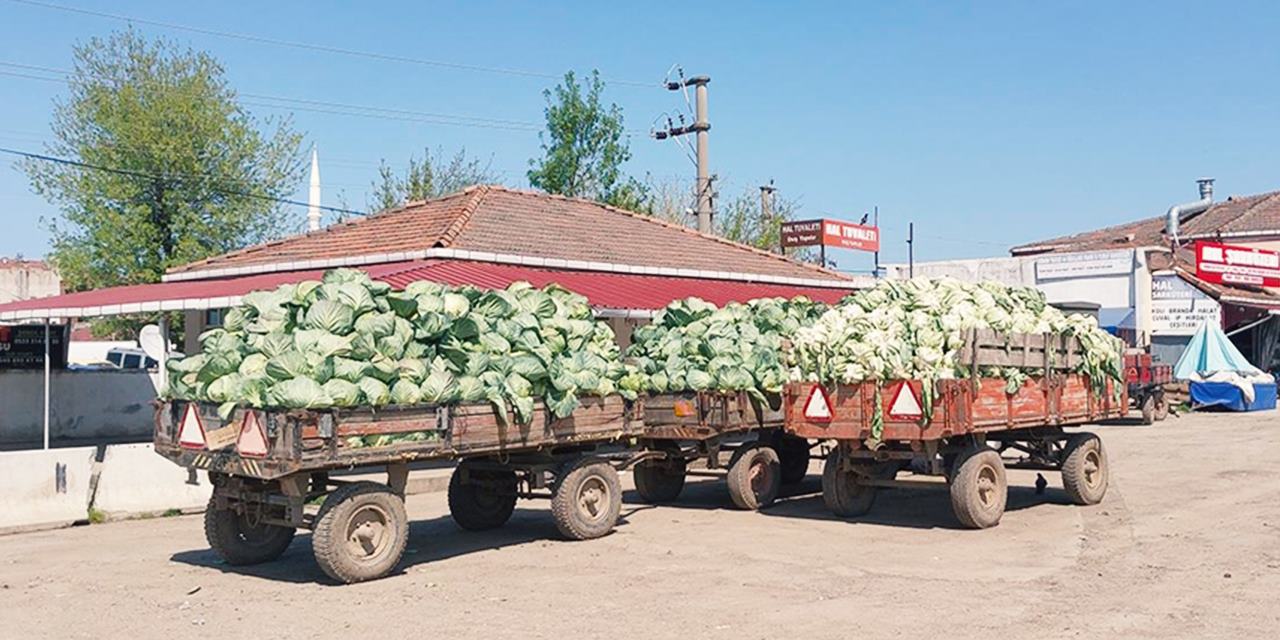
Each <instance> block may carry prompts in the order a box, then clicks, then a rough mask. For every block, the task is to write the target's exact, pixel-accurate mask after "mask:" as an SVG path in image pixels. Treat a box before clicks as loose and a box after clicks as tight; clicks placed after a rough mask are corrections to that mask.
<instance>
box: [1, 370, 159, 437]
mask: <svg viewBox="0 0 1280 640" xmlns="http://www.w3.org/2000/svg"><path fill="white" fill-rule="evenodd" d="M155 398H156V383H155V380H154V378H153V375H152V374H149V373H147V372H144V371H55V372H53V374H52V376H51V379H50V390H49V400H50V434H49V438H50V441H52V442H59V441H61V442H69V441H89V442H107V441H122V440H123V441H127V440H131V439H132V440H148V439H150V437H151V433H152V430H153V429H154V426H153V425H154V414H153V410H152V406H151V402H152V401H153V400H155ZM0 408H3V410H0V447H5V448H16V447H20V446H22V445H31V444H35V445H36V446H38V445H39V443H40V441H41V437H42V433H43V425H44V372H43V371H0Z"/></svg>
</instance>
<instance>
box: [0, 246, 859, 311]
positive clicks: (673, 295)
mask: <svg viewBox="0 0 1280 640" xmlns="http://www.w3.org/2000/svg"><path fill="white" fill-rule="evenodd" d="M362 268H363V269H364V270H365V271H366V272H368V273H369V275H370V276H371V277H373V278H374V279H376V280H382V281H384V282H387V283H389V284H391V285H392V286H394V287H397V288H399V287H404V286H405V285H407V284H409V283H410V282H414V281H417V280H429V281H432V282H442V283H446V284H453V285H463V284H471V285H475V286H479V287H484V288H503V287H506V286H507V285H509V284H511V283H512V282H517V281H520V280H524V281H528V282H530V283H532V284H534V285H537V286H543V285H546V284H551V283H557V284H560V285H561V286H563V287H565V288H567V289H569V290H571V291H576V292H578V293H580V294H582V295H584V296H586V297H587V299H588V300H590V301H591V304H592V305H594V306H596V307H602V308H609V309H643V310H654V309H660V308H662V307H664V306H666V305H667V304H668V303H670V302H671V301H673V300H677V299H680V298H685V297H689V296H697V297H701V298H703V299H705V300H707V301H709V302H713V303H715V304H719V305H723V304H724V303H726V302H730V301H746V300H751V299H753V298H764V297H775V296H782V297H793V296H798V295H804V296H809V297H810V298H813V299H815V300H819V301H823V302H836V301H838V300H839V299H840V298H842V297H844V296H845V295H847V294H848V293H849V292H850V290H851V289H852V285H853V283H852V282H851V283H849V286H848V287H847V288H844V287H805V286H792V285H782V284H771V283H763V282H742V281H737V280H713V279H706V278H680V277H671V276H650V275H637V274H624V273H607V272H600V271H571V270H560V269H545V268H536V267H524V266H519V265H507V264H494V263H490V262H477V261H470V260H415V261H408V262H396V263H386V264H378V265H370V266H367V267H362ZM323 273H324V272H323V271H322V270H310V271H284V272H274V273H264V274H256V275H249V276H236V277H230V278H217V279H210V280H194V281H184V282H160V283H155V284H143V285H131V286H124V287H112V288H109V289H98V290H95V291H81V292H77V293H68V294H65V295H60V296H52V297H48V298H38V299H34V300H24V301H21V302H12V303H9V304H0V320H15V319H16V320H20V319H26V318H31V317H34V318H42V317H46V316H53V317H80V316H95V315H109V314H116V313H129V312H133V311H151V310H159V309H175V310H176V309H183V308H192V309H202V308H210V307H225V306H230V305H231V304H233V303H234V302H235V299H236V298H238V297H239V296H242V295H244V294H246V293H248V292H250V291H256V290H261V289H271V288H275V287H276V286H279V285H281V284H285V283H292V282H299V281H302V280H309V279H318V278H320V277H321V276H322V275H323Z"/></svg>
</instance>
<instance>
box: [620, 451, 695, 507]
mask: <svg viewBox="0 0 1280 640" xmlns="http://www.w3.org/2000/svg"><path fill="white" fill-rule="evenodd" d="M631 476H632V479H633V480H635V483H636V493H638V494H640V499H641V500H644V501H645V502H647V503H649V504H661V503H663V502H671V501H672V500H675V499H676V498H678V497H680V492H681V491H683V490H684V480H685V461H684V459H683V458H667V459H665V460H645V461H644V462H641V463H640V464H637V465H636V466H635V469H634V470H633V471H632V472H631Z"/></svg>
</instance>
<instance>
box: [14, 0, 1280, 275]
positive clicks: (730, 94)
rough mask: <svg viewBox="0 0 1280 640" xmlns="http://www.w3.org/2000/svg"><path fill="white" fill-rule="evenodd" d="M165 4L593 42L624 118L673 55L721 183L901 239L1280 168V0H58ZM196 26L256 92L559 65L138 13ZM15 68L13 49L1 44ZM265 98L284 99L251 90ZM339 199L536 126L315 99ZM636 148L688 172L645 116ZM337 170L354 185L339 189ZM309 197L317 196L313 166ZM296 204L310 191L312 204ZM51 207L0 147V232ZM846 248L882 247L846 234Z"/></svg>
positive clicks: (923, 243) (668, 176) (998, 239)
mask: <svg viewBox="0 0 1280 640" xmlns="http://www.w3.org/2000/svg"><path fill="white" fill-rule="evenodd" d="M56 1H57V2H60V3H64V4H67V5H69V6H75V7H81V8H88V9H94V10H99V11H104V12H110V13H115V14H121V15H127V16H132V17H136V18H144V19H148V20H156V21H165V22H170V23H177V24H182V25H189V26H196V27H202V28H206V29H214V30H224V31H234V32H238V33H244V34H252V35H256V36H263V37H267V38H275V39H284V40H293V41H303V42H312V43H317V44H323V45H328V46H335V47H343V48H348V49H356V50H361V51H368V52H376V53H384V54H389V55H399V56H408V57H413V58H422V59H432V60H439V61H447V62H456V63H463V64H470V65H478V66H488V67H502V68H514V69H521V70H529V71H534V72H538V73H545V74H552V75H558V74H560V73H562V72H563V71H565V70H568V69H575V70H579V71H589V70H590V69H592V68H598V69H599V70H600V71H601V73H602V75H603V76H604V77H606V78H608V79H617V80H625V81H652V82H653V83H654V84H655V87H654V88H649V87H638V86H630V85H622V84H617V83H615V84H613V85H611V86H610V87H609V89H608V91H607V97H608V98H609V99H610V100H612V101H615V102H617V103H618V104H619V105H621V106H622V107H623V109H624V111H625V114H626V117H627V125H628V128H631V129H636V130H640V131H644V130H647V129H648V127H649V123H650V122H651V121H652V119H653V118H655V117H656V116H658V115H659V114H661V113H663V112H678V111H680V110H683V109H684V108H685V105H684V99H683V98H682V97H681V96H680V95H679V94H677V93H672V92H668V91H664V90H661V89H659V88H656V84H657V82H658V81H659V80H661V78H662V77H663V74H664V73H665V72H666V71H667V69H668V68H669V67H671V66H672V65H673V64H679V65H681V66H682V67H683V68H684V69H685V71H686V72H687V73H689V74H691V75H692V74H707V75H710V76H711V77H712V83H711V87H710V88H711V91H710V111H711V122H712V127H713V128H712V133H711V161H712V168H713V171H714V172H715V173H717V174H718V175H719V176H720V177H721V181H720V185H719V187H720V193H721V196H722V198H727V197H730V196H733V195H736V194H738V193H741V192H743V191H744V190H747V189H751V190H754V189H755V187H756V186H757V185H759V184H761V183H763V182H767V181H768V180H770V179H772V180H774V182H775V184H776V185H777V187H778V189H779V191H780V193H781V194H782V195H783V196H784V197H789V198H794V199H797V200H799V201H800V202H801V204H802V206H801V212H802V216H803V217H818V216H828V217H839V218H845V219H852V220H855V221H856V220H857V218H859V217H860V216H861V214H862V213H863V212H865V211H868V210H870V209H871V207H873V206H876V205H878V206H879V207H880V211H881V221H882V226H883V242H884V253H883V257H882V259H883V260H884V261H885V262H892V261H905V259H906V245H905V242H904V241H905V238H906V227H907V222H908V221H914V222H915V223H916V232H917V243H916V258H917V259H918V260H931V259H943V258H960V257H977V256H984V255H1001V254H1004V253H1005V251H1006V249H1007V247H1008V246H1010V245H1013V244H1017V243H1020V242H1025V241H1030V240H1036V239H1041V238H1045V237H1049V236H1052V235H1055V234H1060V233H1067V232H1071V231H1077V230H1087V229H1092V228H1096V227H1098V226H1103V225H1107V224H1115V223H1119V222H1123V221H1126V220H1130V219H1134V218H1138V217H1143V216H1151V215H1158V214H1160V213H1162V212H1163V211H1164V210H1165V209H1166V208H1167V207H1168V206H1169V205H1170V204H1173V203H1176V202H1182V201H1186V200H1190V199H1194V197H1195V182H1194V181H1195V178H1197V177H1200V176H1202V175H1209V176H1213V177H1216V178H1217V179H1218V183H1217V191H1218V194H1219V195H1220V196H1221V197H1225V196H1226V195H1229V194H1247V193H1257V192H1261V191H1269V190H1274V189H1280V175H1277V171H1276V169H1277V167H1280V144H1277V137H1278V135H1280V84H1277V83H1276V82H1275V78H1276V77H1277V75H1278V72H1280V64H1278V63H1280V46H1277V45H1276V44H1275V35H1276V34H1277V33H1280V5H1275V4H1267V3H1257V4H1248V3H1244V4H1241V3H1214V4H1212V5H1206V4H1205V3H1202V2H1201V3H1191V2H1185V3H1184V2H1160V3H1154V2H1153V3H1124V4H1120V3H1104V2H1072V3H1065V2H1063V3H1031V2H1009V3H1003V2H984V3H974V4H961V3H911V2H895V3H789V4H786V5H784V4H782V3H764V2H761V3H733V4H730V3H715V2H703V3H687V2H686V3H660V2H646V3H597V2H583V3H564V4H555V6H552V3H502V2H499V3H489V2H459V3H441V2H432V3H416V2H414V3H408V2H406V3H391V2H387V3H379V4H378V5H377V6H378V9H377V10H371V9H369V8H365V7H367V6H369V5H363V6H358V5H357V4H356V3H350V4H348V3H330V2H300V1H297V2H294V1H282V2H275V3H261V4H260V5H259V3H247V2H246V3H241V2H224V3H198V4H197V3H168V2H147V1H124V0H122V1H118V2H111V3H105V2H89V1H87V0H56ZM123 26H124V23H121V22H118V21H113V20H109V19H104V18H99V17H92V16H86V15H77V14H71V13H66V12H61V11H54V10H50V9H47V8H39V7H33V6H28V5H23V4H15V3H13V2H10V1H9V0H0V32H2V33H3V36H2V37H0V62H6V63H18V64H30V65H41V66H48V67H56V68H67V67H69V66H70V64H71V47H72V45H73V44H74V43H76V42H78V41H82V40H84V39H86V38H88V37H90V36H93V35H100V34H105V33H108V32H109V31H111V30H113V29H120V28H122V27H123ZM137 28H138V30H139V31H141V32H143V33H145V34H148V35H154V36H165V37H169V38H172V39H175V40H177V41H179V42H180V43H183V44H187V45H190V46H192V47H196V48H201V49H205V50H207V51H209V52H211V53H212V54H214V55H215V56H217V57H218V58H219V59H221V60H222V61H223V63H224V64H225V65H226V68H227V71H228V76H229V79H230V81H231V83H232V85H233V86H234V87H235V88H236V89H238V90H239V91H241V92H244V93H255V94H266V95H274V96H284V97H289V98H302V99H311V100H326V101H334V102H343V103H352V104H361V105H372V106H378V107H383V108H391V109H408V110H413V111H423V112H437V113H446V114H458V115H466V116H472V117H481V118H493V119H503V120H512V121H519V122H530V123H534V124H537V123H540V122H541V119H542V109H543V106H544V101H543V98H542V95H541V91H542V90H543V89H545V88H547V87H549V86H551V85H552V84H554V82H555V81H554V80H553V79H549V78H546V77H536V76H535V77H529V76H520V75H511V74H499V73H485V72H479V71H474V70H459V69H450V68H445V67H439V66H431V65H422V64H411V63H404V62H392V61H379V60H372V59H368V58H359V57H350V56H344V55H338V54H331V53H321V52H314V51H302V50H297V49H290V48H282V47H279V46H273V45H269V44H258V43H250V42H245V41H241V40H234V39H227V38H221V37H216V36H212V35H201V34H195V33H189V32H181V31H174V30H170V29H165V28H161V27H156V26H146V25H137ZM0 71H19V70H17V69H13V68H12V67H3V66H0ZM61 93H62V87H61V86H60V85H58V84H56V83H52V82H41V81H36V80H28V79H21V78H16V77H12V76H5V75H0V146H7V147H14V148H19V149H25V150H39V148H40V146H41V140H42V139H48V137H49V133H48V131H49V127H48V121H49V114H50V110H51V106H52V102H53V100H54V99H55V98H56V97H58V96H59V95H60V94H61ZM250 109H251V110H252V111H254V112H255V113H257V114H260V115H264V116H265V115H279V114H282V113H285V112H287V110H280V109H267V108H261V107H250ZM294 123H295V125H296V127H297V128H298V129H300V130H302V131H304V132H305V133H306V134H307V139H308V141H310V142H314V143H315V144H317V145H318V147H319V149H320V154H321V173H322V175H323V178H324V183H325V185H326V188H325V195H324V199H325V201H326V202H325V203H326V204H330V205H336V204H338V203H339V196H340V195H343V196H345V199H346V201H347V203H348V204H349V205H351V206H353V207H356V208H361V209H363V208H364V204H365V190H366V189H367V188H368V184H369V182H370V180H371V179H372V177H373V176H374V174H375V171H376V166H377V163H378V161H379V159H381V158H386V159H388V160H389V161H391V162H392V163H393V164H397V165H398V164H401V163H403V162H404V161H405V160H406V159H407V158H408V156H409V155H410V154H414V153H418V154H420V153H421V149H422V148H423V147H424V146H430V147H436V146H442V147H443V148H444V149H445V150H447V151H452V150H456V149H458V148H462V147H465V148H466V149H467V151H468V152H469V153H472V154H474V155H478V156H481V157H483V158H492V165H493V168H494V169H495V170H498V171H500V172H502V174H503V179H504V180H505V181H507V182H508V183H509V184H513V185H517V186H523V185H525V184H526V181H525V178H524V171H525V169H526V168H527V163H528V159H529V158H530V157H533V156H535V155H537V153H538V138H537V134H536V133H534V132H530V131H511V130H501V129H491V128H480V127H468V126H454V125H443V124H432V123H425V122H406V121H402V120H388V119H379V118H366V117H351V116H342V115H335V114H325V113H314V112H302V111H298V112H296V113H294ZM631 146H632V151H633V153H634V159H633V160H632V161H631V163H629V170H630V171H631V172H632V173H634V174H637V175H643V174H645V173H646V172H647V173H650V174H652V175H653V176H655V177H656V178H657V179H660V180H691V179H692V176H693V166H692V164H691V163H690V161H689V159H688V158H687V157H686V156H685V154H684V153H683V152H682V150H681V149H680V148H679V147H677V146H676V145H675V144H674V143H672V142H670V141H666V142H658V141H654V140H651V139H649V138H647V137H646V136H645V135H643V133H638V134H637V135H636V136H635V137H634V138H633V139H632V141H631ZM340 192H342V193H341V194H340ZM297 197H298V198H299V199H305V197H306V192H305V185H299V190H298V194H297ZM303 213H304V212H303V211H301V210H299V211H298V216H299V218H301V217H302V216H303ZM55 214H56V212H55V210H54V209H53V208H52V207H51V206H49V205H48V204H46V203H45V202H43V201H42V200H41V199H40V198H39V197H37V196H35V195H34V194H32V193H31V192H30V190H29V188H28V185H27V181H26V179H25V177H24V176H23V175H22V174H20V173H19V172H17V171H16V170H14V169H13V167H12V163H11V162H10V160H9V159H8V158H2V159H0V219H3V220H4V222H5V226H6V228H7V232H6V233H4V234H0V255H13V254H19V253H21V254H24V255H26V256H27V257H34V256H39V255H43V254H44V253H45V252H46V251H47V249H48V234H47V233H46V232H45V231H44V229H43V227H42V225H41V223H40V218H41V217H42V216H45V217H47V216H51V215H55ZM836 257H837V259H838V260H839V263H840V267H841V268H842V269H851V270H852V269H868V268H869V267H870V263H871V259H870V257H869V256H868V255H865V254H855V253H852V252H839V254H838V255H837V256H836Z"/></svg>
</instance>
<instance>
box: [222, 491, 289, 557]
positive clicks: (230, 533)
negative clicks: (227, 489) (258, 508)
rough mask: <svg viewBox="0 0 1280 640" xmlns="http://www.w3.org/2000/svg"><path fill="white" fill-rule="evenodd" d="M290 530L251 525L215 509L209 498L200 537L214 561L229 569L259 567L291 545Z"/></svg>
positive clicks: (238, 516) (250, 520)
mask: <svg viewBox="0 0 1280 640" xmlns="http://www.w3.org/2000/svg"><path fill="white" fill-rule="evenodd" d="M294 532H295V530H294V528H293V527H282V526H279V525H274V524H264V523H261V522H259V523H254V522H253V518H250V517H247V516H245V515H243V514H238V513H236V512H234V511H231V510H230V509H215V508H214V501H213V498H210V499H209V507H208V508H207V509H205V512H204V537H205V539H206V540H208V541H209V547H210V548H211V549H213V551H214V552H215V553H217V554H218V557H220V558H222V559H223V560H224V561H225V562H226V563H227V564H229V565H232V566H237V567H238V566H246V565H251V564H261V563H263V562H270V561H271V560H275V559H276V558H279V557H280V555H281V554H283V553H284V551H285V549H288V548H289V543H290V542H293V535H294Z"/></svg>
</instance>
